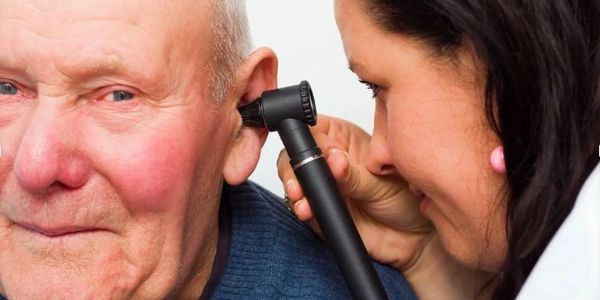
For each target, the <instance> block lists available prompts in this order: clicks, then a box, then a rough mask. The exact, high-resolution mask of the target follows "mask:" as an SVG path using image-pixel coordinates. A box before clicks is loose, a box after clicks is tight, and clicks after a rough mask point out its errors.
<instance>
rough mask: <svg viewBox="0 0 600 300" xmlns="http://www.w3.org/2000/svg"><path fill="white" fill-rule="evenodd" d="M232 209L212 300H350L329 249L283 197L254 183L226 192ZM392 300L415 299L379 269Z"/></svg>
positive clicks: (396, 277)
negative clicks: (225, 259)
mask: <svg viewBox="0 0 600 300" xmlns="http://www.w3.org/2000/svg"><path fill="white" fill-rule="evenodd" d="M225 193H227V195H226V197H224V199H227V201H229V204H230V210H231V242H230V249H229V259H228V262H227V266H226V268H225V271H224V273H223V277H222V279H221V282H220V284H219V287H217V289H216V291H215V292H216V293H215V294H214V298H234V299H239V298H244V299H252V298H257V299H258V298H261V299H265V298H268V299H271V298H302V299H349V298H350V295H349V292H348V289H347V287H346V286H345V283H344V279H343V277H342V276H341V274H340V272H339V270H338V268H337V266H336V265H335V261H334V259H333V257H332V256H331V254H330V253H329V251H328V249H327V248H326V245H325V244H324V243H323V242H322V241H321V240H320V239H319V238H318V237H317V236H316V235H315V234H314V233H313V232H312V231H311V230H310V228H309V227H308V226H307V225H306V224H304V223H302V222H299V221H298V220H297V219H296V218H295V217H294V216H293V215H292V213H290V212H289V211H288V209H287V207H286V205H285V204H284V203H283V200H282V199H281V198H280V197H277V196H276V195H274V194H273V193H271V192H269V191H267V190H265V189H264V188H262V187H260V186H258V185H256V184H254V183H244V184H242V185H240V186H231V187H227V188H226V189H225ZM376 269H377V271H378V273H379V275H380V277H381V278H382V281H383V282H384V285H385V286H386V290H387V292H388V294H390V299H412V298H414V295H413V293H412V291H411V289H410V288H409V286H408V284H407V283H406V281H405V280H404V278H403V277H402V275H401V274H400V273H399V272H396V271H395V270H393V269H391V268H389V267H386V266H383V265H379V264H376Z"/></svg>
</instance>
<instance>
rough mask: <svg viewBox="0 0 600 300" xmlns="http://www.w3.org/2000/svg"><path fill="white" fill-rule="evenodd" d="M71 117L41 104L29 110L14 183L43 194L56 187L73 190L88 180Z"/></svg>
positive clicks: (76, 130) (53, 106)
mask: <svg viewBox="0 0 600 300" xmlns="http://www.w3.org/2000/svg"><path fill="white" fill-rule="evenodd" d="M75 114H76V113H75ZM72 115H74V114H73V113H65V112H64V111H61V110H60V108H58V107H57V105H52V104H49V103H45V104H42V103H41V102H39V104H38V106H37V107H36V109H35V110H33V111H32V115H31V117H30V118H28V121H27V122H26V124H25V126H24V129H23V136H22V139H21V142H20V144H19V147H18V149H17V153H16V157H15V166H14V168H15V175H16V178H17V181H18V183H19V184H20V185H21V186H22V187H23V188H24V189H25V190H27V191H29V192H31V193H34V194H44V193H47V192H49V191H50V190H51V189H54V188H56V187H59V188H66V189H77V188H80V187H82V186H84V185H85V184H86V182H87V181H88V177H89V168H88V166H87V165H88V164H87V163H86V161H85V159H84V156H83V155H82V153H80V152H79V151H77V142H78V132H79V130H78V127H77V124H73V122H72V121H74V118H76V117H71V116H72Z"/></svg>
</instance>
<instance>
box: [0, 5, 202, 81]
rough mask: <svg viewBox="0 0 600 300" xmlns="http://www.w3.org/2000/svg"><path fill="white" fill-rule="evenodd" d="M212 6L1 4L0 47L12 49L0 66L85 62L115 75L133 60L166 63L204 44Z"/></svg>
mask: <svg viewBox="0 0 600 300" xmlns="http://www.w3.org/2000/svg"><path fill="white" fill-rule="evenodd" d="M210 1H212V0H210ZM210 1H209V0H207V1H198V0H177V1H171V0H126V1H123V0H86V1H81V0H60V1H52V0H50V1H48V0H0V7H1V8H2V9H0V43H2V44H4V45H5V46H6V45H9V44H10V46H8V47H4V49H5V51H4V53H2V55H1V57H0V63H3V64H5V65H6V64H8V63H10V62H13V63H15V64H18V63H22V60H28V61H30V60H31V58H38V59H54V60H57V61H60V62H61V65H62V66H63V67H64V68H65V69H71V68H72V69H74V70H73V71H76V70H75V69H77V68H79V67H80V66H81V65H82V62H83V63H85V65H86V67H85V70H80V71H81V72H84V73H89V71H94V70H96V71H111V70H110V69H113V70H112V71H118V70H119V69H122V68H123V67H124V61H125V62H128V63H131V62H132V61H130V60H131V57H132V56H134V57H135V58H136V59H135V60H136V61H137V62H138V63H143V62H144V61H145V62H146V63H147V64H151V63H155V64H156V63H159V62H158V61H156V60H166V61H169V60H172V59H173V58H172V57H170V56H171V55H172V54H173V53H169V52H171V50H173V49H175V48H185V47H186V46H185V45H183V47H178V46H182V44H185V43H195V44H196V45H199V44H201V43H198V40H197V39H201V40H202V39H203V40H207V39H208V38H207V34H209V32H210V31H209V30H207V28H210V26H207V23H206V20H208V19H209V18H208V17H207V16H206V15H208V14H207V13H206V12H207V11H208V10H209V8H210V5H208V4H209V3H210ZM203 21H204V22H203ZM204 44H206V43H204ZM204 48H206V47H204ZM188 54H191V53H188ZM193 54H197V53H193ZM179 55H180V56H181V55H182V54H179ZM183 55H184V54H183ZM94 56H95V57H96V58H94V59H92V60H94V61H90V57H94ZM153 60H154V61H153ZM71 65H72V66H71ZM100 69H105V70H100ZM69 73H71V72H69Z"/></svg>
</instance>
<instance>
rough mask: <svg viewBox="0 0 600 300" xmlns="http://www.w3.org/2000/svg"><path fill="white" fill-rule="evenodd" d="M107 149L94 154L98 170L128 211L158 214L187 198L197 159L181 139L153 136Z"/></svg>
mask: <svg viewBox="0 0 600 300" xmlns="http://www.w3.org/2000/svg"><path fill="white" fill-rule="evenodd" d="M102 148H104V147H102ZM108 148H109V150H107V151H104V153H97V154H95V155H96V156H98V159H97V160H96V161H98V162H99V165H98V169H99V170H100V172H101V173H102V175H103V176H105V177H106V178H107V180H109V182H110V184H112V186H113V187H114V188H115V190H116V192H117V193H118V194H119V195H120V197H121V198H122V199H124V200H125V201H126V202H127V203H125V205H127V206H128V207H129V208H130V209H134V210H136V211H137V210H143V211H150V212H161V211H165V210H169V209H172V208H173V207H172V206H173V205H181V203H177V202H178V200H179V202H181V200H182V199H183V198H185V197H187V192H188V189H189V187H190V185H191V180H192V177H193V166H195V165H196V164H195V159H196V158H195V156H194V155H193V153H194V151H193V149H192V147H191V145H190V144H189V143H185V142H183V139H177V138H174V137H172V136H171V135H160V136H157V135H154V136H151V137H148V138H137V139H136V138H132V139H131V140H128V141H127V142H126V143H115V144H114V145H112V146H109V147H108ZM105 149H106V148H105Z"/></svg>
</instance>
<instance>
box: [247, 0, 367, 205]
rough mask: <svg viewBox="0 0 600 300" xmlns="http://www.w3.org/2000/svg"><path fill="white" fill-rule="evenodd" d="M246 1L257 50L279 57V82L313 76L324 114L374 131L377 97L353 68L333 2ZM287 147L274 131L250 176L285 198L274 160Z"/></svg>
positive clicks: (318, 102) (315, 91) (308, 78)
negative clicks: (375, 99)
mask: <svg viewBox="0 0 600 300" xmlns="http://www.w3.org/2000/svg"><path fill="white" fill-rule="evenodd" d="M246 5H247V10H248V19H249V22H250V31H251V35H252V40H253V45H254V48H257V47H261V46H267V47H270V48H271V49H273V50H274V51H275V53H277V56H278V57H279V86H280V87H284V86H288V85H294V84H298V83H300V81H302V80H308V81H309V82H310V84H311V86H312V88H313V92H314V94H315V99H316V105H317V110H318V113H319V114H328V115H334V116H338V117H343V118H345V119H348V120H352V121H353V122H355V123H357V124H358V125H360V126H361V127H362V128H364V129H365V130H367V132H371V131H372V128H373V126H372V123H373V122H372V118H373V110H374V102H373V101H374V100H373V99H371V97H370V91H368V90H367V89H366V88H365V87H364V86H363V85H361V84H360V83H358V80H357V77H356V76H355V75H354V74H353V73H352V72H350V70H348V64H347V61H346V57H345V55H344V50H343V47H342V43H341V40H340V37H339V33H338V31H337V27H336V24H335V18H334V14H333V1H328V0H285V1H283V0H250V1H246ZM282 148H283V145H282V144H281V141H280V140H279V136H278V135H277V133H276V132H273V133H270V134H269V138H268V139H267V143H266V144H265V147H264V148H263V151H262V154H261V159H260V162H259V164H258V167H257V168H256V171H255V172H254V174H253V175H252V176H251V177H250V180H252V181H254V182H257V183H259V184H260V185H262V186H264V187H266V188H267V189H269V190H271V191H272V192H274V193H275V194H277V195H280V196H281V195H283V187H282V184H281V183H280V181H279V178H278V177H277V169H276V166H275V163H276V160H277V156H278V154H279V151H280V150H281V149H282Z"/></svg>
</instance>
